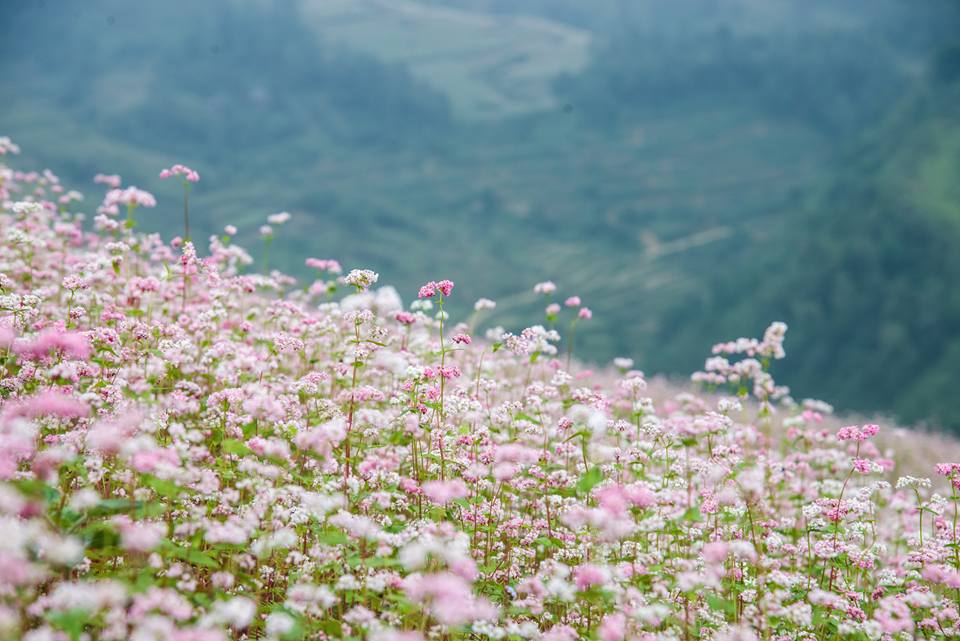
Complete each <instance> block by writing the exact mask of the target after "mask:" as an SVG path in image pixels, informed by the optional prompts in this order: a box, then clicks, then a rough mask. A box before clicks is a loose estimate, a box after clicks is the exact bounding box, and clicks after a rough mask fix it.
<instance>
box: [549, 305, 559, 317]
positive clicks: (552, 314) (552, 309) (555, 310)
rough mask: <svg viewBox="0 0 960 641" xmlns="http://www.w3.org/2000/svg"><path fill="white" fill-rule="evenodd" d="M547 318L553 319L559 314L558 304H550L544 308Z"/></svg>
mask: <svg viewBox="0 0 960 641" xmlns="http://www.w3.org/2000/svg"><path fill="white" fill-rule="evenodd" d="M545 311H546V313H547V316H548V317H550V318H554V317H555V316H556V315H557V314H559V313H560V304H559V303H550V304H549V305H547V308H546V310H545Z"/></svg>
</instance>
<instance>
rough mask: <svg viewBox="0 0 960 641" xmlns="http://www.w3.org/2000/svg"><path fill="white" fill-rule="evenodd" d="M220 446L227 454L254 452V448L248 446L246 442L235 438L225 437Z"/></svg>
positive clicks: (241, 454)
mask: <svg viewBox="0 0 960 641" xmlns="http://www.w3.org/2000/svg"><path fill="white" fill-rule="evenodd" d="M220 448H221V449H222V450H223V451H224V452H226V453H227V454H236V455H237V456H248V455H250V454H253V450H251V449H250V448H249V447H247V445H246V444H245V443H243V442H241V441H238V440H237V439H234V438H225V439H223V442H221V443H220Z"/></svg>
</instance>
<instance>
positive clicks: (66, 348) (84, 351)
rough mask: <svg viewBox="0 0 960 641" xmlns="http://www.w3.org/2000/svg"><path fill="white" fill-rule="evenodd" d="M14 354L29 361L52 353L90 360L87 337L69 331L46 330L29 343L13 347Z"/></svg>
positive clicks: (90, 350)
mask: <svg viewBox="0 0 960 641" xmlns="http://www.w3.org/2000/svg"><path fill="white" fill-rule="evenodd" d="M14 352H16V353H17V354H19V355H21V356H26V357H27V358H31V359H35V360H36V359H40V358H45V357H47V356H50V355H51V354H53V353H60V354H62V355H63V356H65V357H67V358H73V359H77V360H86V359H88V358H90V353H91V352H92V349H91V348H90V341H89V340H87V337H86V336H84V335H83V334H80V333H78V332H73V331H69V330H56V329H47V330H44V331H42V332H40V334H38V335H37V337H36V338H35V339H34V340H33V341H30V342H26V343H20V344H17V345H14Z"/></svg>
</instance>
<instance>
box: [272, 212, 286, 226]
mask: <svg viewBox="0 0 960 641" xmlns="http://www.w3.org/2000/svg"><path fill="white" fill-rule="evenodd" d="M289 220H290V213H289V212H286V211H281V212H279V213H276V214H270V215H269V216H267V222H268V223H270V224H271V225H282V224H284V223H285V222H287V221H289Z"/></svg>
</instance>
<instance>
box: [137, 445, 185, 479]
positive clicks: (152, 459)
mask: <svg viewBox="0 0 960 641" xmlns="http://www.w3.org/2000/svg"><path fill="white" fill-rule="evenodd" d="M179 466H180V457H179V456H178V455H177V452H176V450H174V449H173V448H169V447H168V448H160V449H155V450H146V451H143V452H137V453H135V454H134V455H133V456H132V457H131V458H130V467H132V468H133V469H135V470H136V471H138V472H143V473H153V472H156V471H158V470H167V471H169V470H171V469H176V468H177V467H179Z"/></svg>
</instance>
